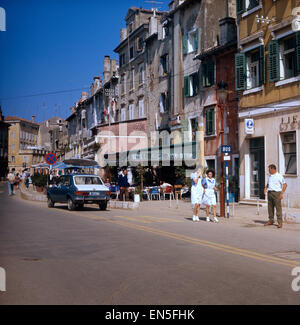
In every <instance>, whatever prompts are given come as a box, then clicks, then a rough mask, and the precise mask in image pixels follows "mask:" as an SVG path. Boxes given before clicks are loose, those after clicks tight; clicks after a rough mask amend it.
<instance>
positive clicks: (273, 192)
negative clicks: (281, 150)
mask: <svg viewBox="0 0 300 325" xmlns="http://www.w3.org/2000/svg"><path fill="white" fill-rule="evenodd" d="M269 173H270V176H269V177H268V181H267V185H266V187H265V195H268V213H269V221H268V222H267V223H266V224H265V226H271V225H273V224H274V208H276V214H277V222H278V228H282V205H281V200H282V199H283V194H284V192H285V191H286V189H287V184H286V182H285V180H284V178H283V176H282V175H280V174H279V173H278V172H277V168H276V166H275V165H270V166H269Z"/></svg>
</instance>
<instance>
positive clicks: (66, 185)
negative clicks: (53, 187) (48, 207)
mask: <svg viewBox="0 0 300 325" xmlns="http://www.w3.org/2000/svg"><path fill="white" fill-rule="evenodd" d="M70 187H71V177H70V176H64V179H63V183H62V186H61V192H60V202H67V200H68V193H69V192H70Z"/></svg>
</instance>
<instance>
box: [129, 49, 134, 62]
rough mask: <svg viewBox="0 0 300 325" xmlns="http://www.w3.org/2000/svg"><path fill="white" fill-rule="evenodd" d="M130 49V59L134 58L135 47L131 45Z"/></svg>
mask: <svg viewBox="0 0 300 325" xmlns="http://www.w3.org/2000/svg"><path fill="white" fill-rule="evenodd" d="M129 51H130V54H129V58H130V60H132V59H133V57H134V47H133V46H131V47H130V50H129Z"/></svg>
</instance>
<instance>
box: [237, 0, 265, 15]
mask: <svg viewBox="0 0 300 325" xmlns="http://www.w3.org/2000/svg"><path fill="white" fill-rule="evenodd" d="M259 4H260V1H259V0H237V1H236V13H237V15H239V14H242V13H243V12H245V11H247V10H251V9H253V8H255V7H258V6H259Z"/></svg>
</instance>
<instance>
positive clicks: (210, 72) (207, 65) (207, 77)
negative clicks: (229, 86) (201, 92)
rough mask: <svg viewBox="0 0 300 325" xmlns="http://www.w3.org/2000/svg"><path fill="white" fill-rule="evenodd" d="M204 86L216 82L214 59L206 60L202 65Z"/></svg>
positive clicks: (209, 85)
mask: <svg viewBox="0 0 300 325" xmlns="http://www.w3.org/2000/svg"><path fill="white" fill-rule="evenodd" d="M201 72H202V86H203V87H211V86H212V85H214V84H215V63H214V61H206V62H203V63H202V65H201Z"/></svg>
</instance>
